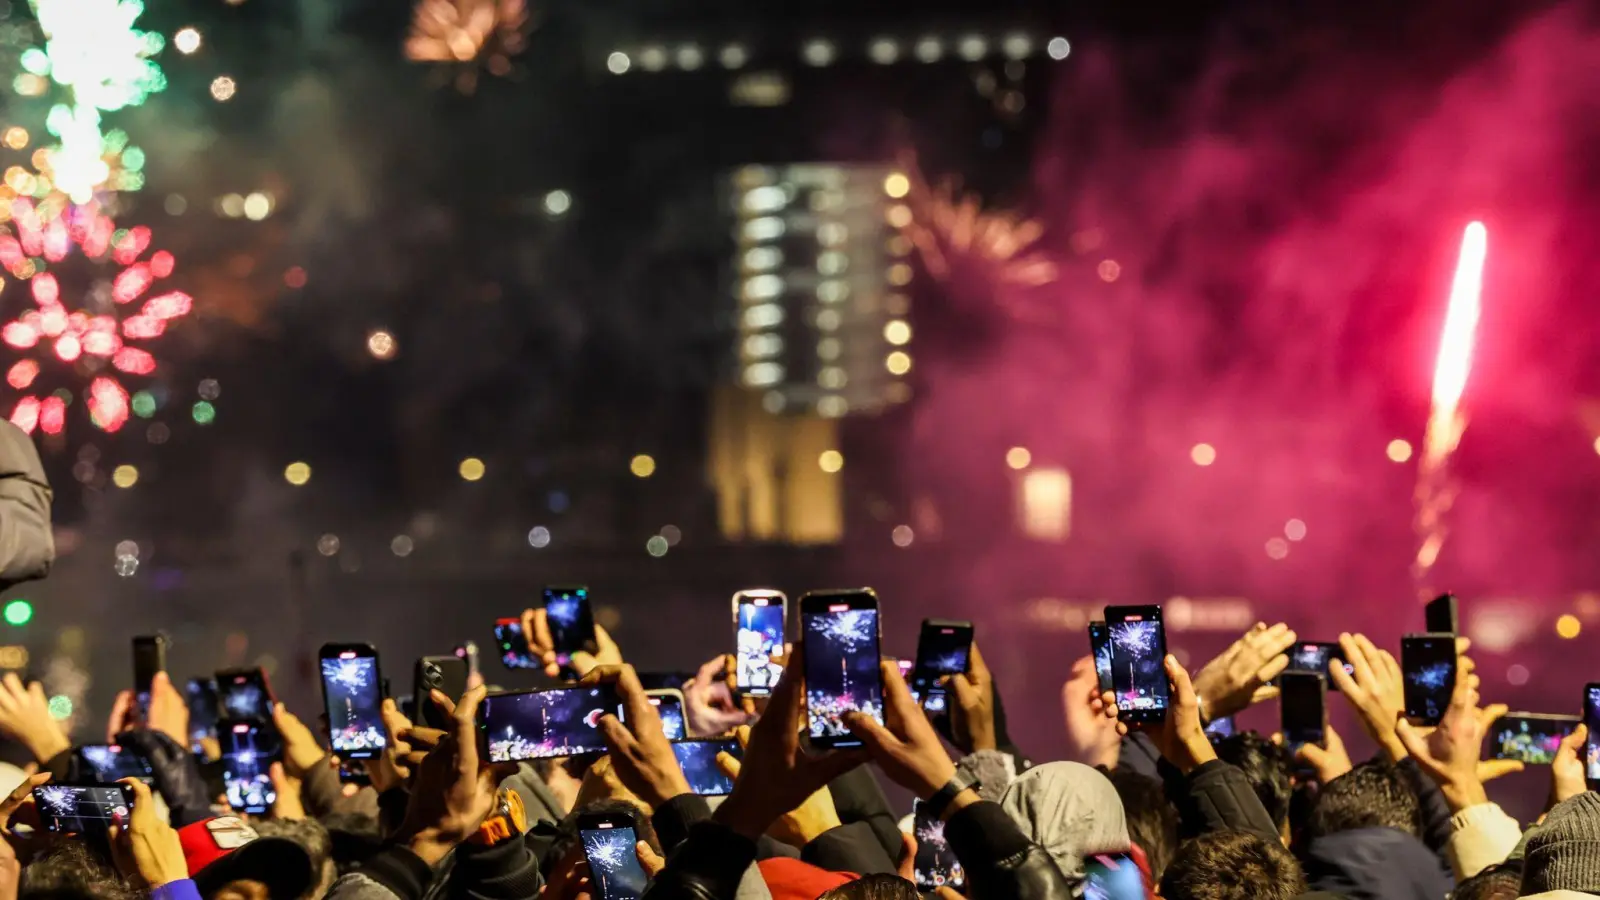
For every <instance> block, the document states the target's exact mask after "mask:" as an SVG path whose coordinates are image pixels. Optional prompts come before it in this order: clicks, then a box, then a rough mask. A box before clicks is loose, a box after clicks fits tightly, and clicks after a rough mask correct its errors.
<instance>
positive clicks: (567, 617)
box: [544, 587, 594, 666]
mask: <svg viewBox="0 0 1600 900" xmlns="http://www.w3.org/2000/svg"><path fill="white" fill-rule="evenodd" d="M544 612H545V623H546V624H547V625H548V626H549V628H550V644H551V646H552V648H553V649H554V650H555V653H556V664H557V665H561V666H565V665H567V664H568V663H570V662H572V654H574V653H577V652H578V651H579V650H587V649H589V648H591V647H592V646H593V645H594V613H593V612H592V611H591V610H590V608H589V589H588V588H586V587H547V588H545V589H544Z"/></svg>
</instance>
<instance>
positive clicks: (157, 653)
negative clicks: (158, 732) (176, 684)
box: [133, 634, 167, 722]
mask: <svg viewBox="0 0 1600 900" xmlns="http://www.w3.org/2000/svg"><path fill="white" fill-rule="evenodd" d="M166 669H167V638H166V636H165V635H161V634H150V635H143V636H140V637H136V638H134V639H133V700H134V703H135V704H136V705H137V706H138V710H139V721H141V722H148V721H150V691H151V690H152V689H153V686H154V684H155V680H156V675H157V674H159V673H161V672H164V671H166Z"/></svg>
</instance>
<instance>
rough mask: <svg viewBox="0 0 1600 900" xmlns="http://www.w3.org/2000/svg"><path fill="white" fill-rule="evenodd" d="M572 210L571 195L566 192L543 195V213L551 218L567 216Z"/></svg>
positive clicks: (552, 192)
mask: <svg viewBox="0 0 1600 900" xmlns="http://www.w3.org/2000/svg"><path fill="white" fill-rule="evenodd" d="M571 208H572V195H571V194H569V193H567V192H566V191H559V190H558V191H551V192H550V193H548V194H545V195H544V211H545V214H546V215H549V216H550V217H552V218H559V217H561V216H564V215H566V214H567V210H569V209H571Z"/></svg>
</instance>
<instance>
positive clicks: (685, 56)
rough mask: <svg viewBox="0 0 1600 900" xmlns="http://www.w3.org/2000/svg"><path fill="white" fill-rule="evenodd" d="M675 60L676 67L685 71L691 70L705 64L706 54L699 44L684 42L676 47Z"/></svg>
mask: <svg viewBox="0 0 1600 900" xmlns="http://www.w3.org/2000/svg"><path fill="white" fill-rule="evenodd" d="M677 61H678V68H680V69H682V70H684V71H685V72H693V71H694V70H696V69H698V68H700V67H701V66H703V65H705V62H706V55H705V52H704V51H702V50H701V49H700V45H699V44H684V45H683V46H681V47H679V48H678V54H677Z"/></svg>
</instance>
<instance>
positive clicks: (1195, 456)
mask: <svg viewBox="0 0 1600 900" xmlns="http://www.w3.org/2000/svg"><path fill="white" fill-rule="evenodd" d="M1189 458H1190V459H1192V460H1194V464H1195V465H1197V466H1209V465H1211V464H1212V463H1214V462H1216V461H1217V448H1215V447H1213V446H1211V445H1210V444H1195V445H1194V446H1193V447H1191V448H1190V449H1189Z"/></svg>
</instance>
